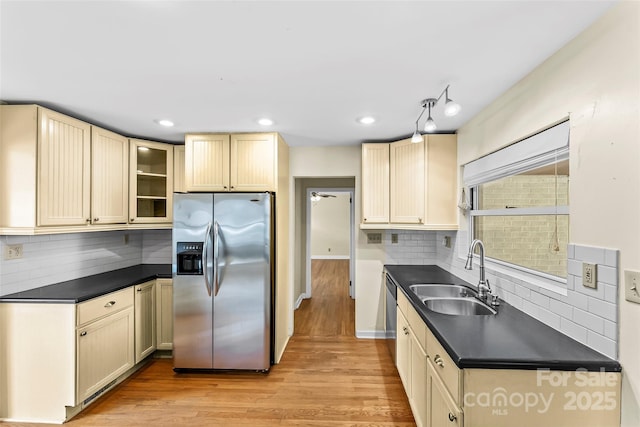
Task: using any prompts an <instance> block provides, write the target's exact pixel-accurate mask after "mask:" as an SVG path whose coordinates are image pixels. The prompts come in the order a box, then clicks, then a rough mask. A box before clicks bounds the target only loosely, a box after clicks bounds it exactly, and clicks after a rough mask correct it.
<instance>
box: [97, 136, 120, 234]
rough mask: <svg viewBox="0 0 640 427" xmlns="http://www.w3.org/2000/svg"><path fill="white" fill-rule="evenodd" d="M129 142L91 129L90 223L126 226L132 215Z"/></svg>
mask: <svg viewBox="0 0 640 427" xmlns="http://www.w3.org/2000/svg"><path fill="white" fill-rule="evenodd" d="M128 208H129V140H128V139H127V138H125V137H123V136H121V135H118V134H116V133H113V132H109V131H107V130H104V129H100V128H98V127H95V126H92V127H91V222H92V224H117V223H126V222H127V214H128V212H129V210H128Z"/></svg>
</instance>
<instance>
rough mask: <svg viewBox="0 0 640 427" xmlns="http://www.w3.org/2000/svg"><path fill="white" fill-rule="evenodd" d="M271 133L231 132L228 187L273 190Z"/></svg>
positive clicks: (274, 164) (274, 175) (273, 146)
mask: <svg viewBox="0 0 640 427" xmlns="http://www.w3.org/2000/svg"><path fill="white" fill-rule="evenodd" d="M276 153H277V151H276V138H275V135H274V134H270V133H268V134H259V133H249V134H232V135H231V149H230V164H231V169H230V184H231V191H273V190H275V186H276V169H277V163H276Z"/></svg>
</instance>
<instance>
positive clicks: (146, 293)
mask: <svg viewBox="0 0 640 427" xmlns="http://www.w3.org/2000/svg"><path fill="white" fill-rule="evenodd" d="M134 289H135V294H134V304H135V334H136V341H135V353H136V355H135V363H138V362H140V361H141V360H142V359H144V358H145V357H147V356H149V355H150V354H151V353H153V352H154V351H155V350H156V288H155V280H151V281H149V282H146V283H141V284H139V285H136V286H134Z"/></svg>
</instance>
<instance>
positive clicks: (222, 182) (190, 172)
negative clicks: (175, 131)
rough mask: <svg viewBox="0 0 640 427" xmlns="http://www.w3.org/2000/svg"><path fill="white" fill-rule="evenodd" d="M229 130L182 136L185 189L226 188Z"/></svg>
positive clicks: (228, 164) (224, 189) (227, 185)
mask: <svg viewBox="0 0 640 427" xmlns="http://www.w3.org/2000/svg"><path fill="white" fill-rule="evenodd" d="M230 139H231V138H230V136H229V135H228V134H198V135H187V136H186V137H185V186H186V190H187V191H229V186H230V185H229V180H230V177H229V167H230V163H229V153H230V147H229V144H230Z"/></svg>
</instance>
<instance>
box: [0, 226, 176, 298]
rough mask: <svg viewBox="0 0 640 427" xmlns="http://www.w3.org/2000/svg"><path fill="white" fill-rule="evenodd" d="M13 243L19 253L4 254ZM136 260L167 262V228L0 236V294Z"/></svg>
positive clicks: (104, 269)
mask: <svg viewBox="0 0 640 427" xmlns="http://www.w3.org/2000/svg"><path fill="white" fill-rule="evenodd" d="M125 236H128V237H125ZM18 243H19V244H22V249H23V257H22V258H20V259H12V260H6V259H4V258H5V257H4V254H5V251H6V246H7V245H12V244H18ZM140 263H148V264H165V263H171V230H129V231H108V232H92V233H71V234H52V235H40V236H0V295H7V294H11V293H14V292H20V291H25V290H29V289H33V288H37V287H40V286H46V285H50V284H52V283H57V282H62V281H65V280H71V279H76V278H78V277H84V276H90V275H92V274H98V273H103V272H105V271H111V270H117V269H119V268H125V267H130V266H132V265H136V264H140Z"/></svg>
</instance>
